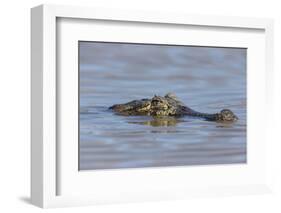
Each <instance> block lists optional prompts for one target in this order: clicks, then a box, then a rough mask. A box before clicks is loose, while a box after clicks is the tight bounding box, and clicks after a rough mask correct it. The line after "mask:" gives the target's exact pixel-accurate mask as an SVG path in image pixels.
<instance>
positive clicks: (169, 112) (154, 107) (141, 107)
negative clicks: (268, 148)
mask: <svg viewBox="0 0 281 213" xmlns="http://www.w3.org/2000/svg"><path fill="white" fill-rule="evenodd" d="M109 109H111V110H113V111H115V112H116V113H118V114H120V115H150V116H154V117H161V116H175V117H179V116H186V115H187V116H193V117H201V118H204V119H206V120H208V121H223V122H233V121H236V120H238V118H237V116H236V115H235V114H234V113H233V112H232V111H231V110H229V109H223V110H221V111H220V112H218V113H214V114H209V113H201V112H197V111H195V110H193V109H190V108H189V107H187V106H185V105H184V104H183V103H182V102H181V101H180V100H178V98H177V97H176V96H175V95H174V94H172V93H168V94H167V95H165V96H164V97H162V96H156V95H155V96H154V97H153V98H151V99H141V100H134V101H130V102H128V103H125V104H116V105H113V106H111V107H109Z"/></svg>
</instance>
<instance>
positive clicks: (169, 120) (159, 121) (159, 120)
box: [128, 116, 184, 126]
mask: <svg viewBox="0 0 281 213" xmlns="http://www.w3.org/2000/svg"><path fill="white" fill-rule="evenodd" d="M180 122H184V121H183V120H181V119H179V118H175V117H169V116H164V117H152V119H151V120H148V121H130V122H128V123H131V124H141V125H148V126H175V125H177V124H178V123H180Z"/></svg>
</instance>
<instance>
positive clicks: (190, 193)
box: [31, 5, 273, 208]
mask: <svg viewBox="0 0 281 213" xmlns="http://www.w3.org/2000/svg"><path fill="white" fill-rule="evenodd" d="M60 18H63V19H69V20H70V19H78V20H86V19H87V20H101V21H118V23H121V24H122V22H131V23H153V24H154V25H161V26H165V25H169V26H200V27H203V28H204V27H206V28H212V29H215V28H218V29H227V31H230V32H231V31H232V30H239V29H242V30H257V31H261V32H262V33H263V36H262V38H261V40H257V42H261V41H262V42H263V41H264V42H265V44H264V48H262V49H261V50H262V51H263V52H262V53H261V55H262V54H264V56H262V57H264V58H262V61H263V60H264V61H263V62H264V63H263V64H262V65H264V66H265V67H263V68H261V73H260V74H261V76H262V75H263V74H265V75H266V79H264V78H262V77H260V78H259V80H257V81H258V82H260V83H262V86H261V85H260V86H259V85H258V84H256V85H253V88H252V89H251V91H253V90H254V89H257V88H259V87H260V88H259V91H260V92H261V94H263V95H264V97H257V98H254V97H253V98H252V102H253V103H256V102H258V101H260V102H262V107H261V108H259V109H258V110H260V112H261V111H262V110H265V109H266V110H267V111H268V112H269V113H268V114H267V115H266V116H265V117H264V119H265V122H263V125H259V126H256V127H253V129H254V128H256V131H257V132H260V133H259V134H261V135H259V136H261V137H260V138H261V140H263V141H261V143H262V146H261V147H265V146H266V147H268V146H269V145H270V131H273V128H272V126H271V125H272V122H271V118H272V116H270V112H272V110H271V109H272V95H271V91H272V87H273V85H272V83H271V82H272V79H273V21H272V20H271V19H257V18H241V17H217V16H203V15H186V14H173V13H170V14H167V13H163V14H161V13H152V12H144V11H122V10H111V9H96V8H86V7H74V6H57V5H56V6H54V5H41V6H38V7H35V8H32V10H31V27H32V29H31V43H32V45H31V57H32V63H31V69H32V70H31V84H32V88H31V90H32V91H31V97H32V103H31V111H32V113H31V130H32V133H31V139H32V140H31V201H32V203H33V204H35V205H37V206H40V207H43V208H47V207H59V206H75V205H91V204H96V203H114V202H128V201H142V200H165V199H178V198H187V197H197V196H210V195H211V196H214V195H219V196H220V195H232V194H238V195H240V194H252V193H263V192H269V191H270V186H271V185H270V177H271V173H270V170H269V168H270V165H269V162H270V161H268V160H267V159H268V155H269V153H266V152H265V150H264V151H263V150H262V149H259V150H258V148H251V149H257V152H259V154H258V155H257V156H261V158H260V161H261V163H262V164H263V166H262V168H258V169H257V170H254V171H256V173H254V174H253V175H257V174H259V175H260V174H262V175H260V176H262V177H261V178H259V179H257V180H256V181H255V180H253V184H249V183H250V180H247V181H239V180H238V179H239V178H238V179H237V181H235V178H233V180H230V182H225V184H219V185H210V186H209V187H207V186H208V185H202V184H201V183H200V180H199V179H200V178H199V175H200V174H201V175H206V171H207V170H206V171H204V172H203V173H201V171H199V172H198V173H197V174H196V175H197V177H198V183H197V184H196V185H195V186H194V187H192V188H191V187H190V186H183V187H181V184H183V182H184V180H183V179H179V184H178V185H177V186H175V185H170V186H169V187H168V186H167V187H164V185H165V184H166V182H165V181H163V184H162V185H161V184H159V186H158V188H157V189H156V188H155V189H153V191H154V192H153V193H152V192H150V191H149V188H143V191H142V192H141V193H140V191H138V190H139V189H137V186H136V184H135V185H134V184H133V185H130V184H129V183H128V182H127V183H128V184H129V186H128V188H130V191H128V190H127V191H126V190H125V191H123V192H122V196H120V194H119V193H121V192H120V191H117V192H116V190H114V187H113V186H111V189H103V188H101V189H99V191H98V192H99V193H98V194H96V195H95V196H93V195H91V194H88V193H86V192H85V190H79V189H80V188H83V186H82V185H79V183H77V182H74V181H75V180H78V181H82V180H87V181H89V179H92V177H91V174H89V173H88V174H87V173H84V174H83V176H84V177H83V179H78V178H77V177H76V176H73V177H71V172H72V170H71V171H70V172H69V173H65V174H64V176H65V175H69V176H68V179H69V180H70V181H68V182H69V183H68V185H66V186H67V187H68V191H70V192H71V191H72V190H73V191H81V192H80V193H78V194H72V193H69V194H67V193H66V194H61V193H60V192H59V191H60V190H59V188H60V187H59V185H60V184H63V183H62V182H61V181H63V180H64V179H61V178H60V173H61V171H64V170H63V168H64V165H65V164H59V162H58V161H59V159H60V156H59V155H60V152H58V149H59V148H60V147H59V146H58V144H57V140H58V132H57V117H58V114H57V107H58V102H59V101H60V100H58V98H59V96H58V95H57V92H58V91H57V88H58V87H59V84H60V82H59V81H58V79H57V73H56V70H57V69H58V61H57V56H58V54H57V49H58V42H57V36H58V32H57V30H58V20H59V19H60ZM199 42H200V41H199ZM253 45H254V44H253ZM263 86H264V87H263ZM251 94H252V93H251ZM258 99H260V100H258ZM257 112H258V111H255V112H253V113H252V114H253V115H255V113H257ZM252 117H254V116H252ZM252 117H250V118H252ZM261 128H264V129H266V130H265V131H264V132H263V133H261V132H262V131H260V130H261ZM254 139H255V138H254ZM252 140H253V138H252ZM66 152H67V151H66ZM266 157H267V158H266ZM195 170H196V169H195ZM210 170H213V171H216V168H212V167H209V168H208V171H210ZM217 170H218V172H221V171H219V170H221V168H219V169H217ZM236 170H237V171H236ZM238 170H239V171H238ZM242 170H243V171H240V166H239V165H234V166H233V167H231V168H230V167H229V169H227V172H229V174H232V172H233V174H236V173H235V172H239V173H243V172H247V170H249V168H247V167H245V168H243V169H242ZM244 170H245V171H244ZM249 171H251V170H249ZM249 171H248V173H249ZM77 172H78V171H77ZM167 172H170V173H171V172H173V174H174V175H171V176H169V178H172V179H173V178H174V179H176V175H180V174H182V175H185V174H184V173H183V170H181V168H174V169H173V168H162V169H156V168H150V169H146V170H145V171H144V170H138V171H137V170H135V174H139V175H143V176H142V177H144V176H147V174H149V175H151V176H150V177H151V178H152V177H153V178H154V181H155V180H157V179H159V178H161V177H164V176H165V174H167ZM225 172H226V170H224V173H225ZM117 173H118V174H116V173H115V174H114V176H110V175H112V174H109V173H106V172H104V173H103V174H102V176H101V177H99V178H100V179H96V180H102V179H104V178H106V177H107V176H108V177H111V178H116V177H119V178H120V177H122V176H123V175H124V174H125V173H128V171H127V170H120V171H118V172H117ZM130 175H132V174H129V176H128V177H127V178H130ZM85 176H86V177H85ZM87 176H88V177H87ZM150 177H149V178H150ZM183 177H184V176H183ZM251 177H252V176H247V177H246V178H245V179H249V178H251ZM131 178H132V176H131ZM149 178H147V179H146V181H150V180H149ZM193 178H194V179H196V176H194V177H193ZM240 178H241V179H243V176H241V177H240ZM163 179H164V180H165V178H163ZM151 180H152V179H151ZM220 182H222V181H220ZM229 183H231V184H229ZM123 184H126V183H123ZM71 185H72V187H71ZM77 185H78V187H75V186H77ZM140 185H141V184H140ZM134 187H136V188H135V189H134ZM84 188H85V187H84ZM90 188H91V187H90ZM116 189H117V188H116ZM187 189H188V190H187ZM117 190H119V189H117ZM134 191H135V193H134Z"/></svg>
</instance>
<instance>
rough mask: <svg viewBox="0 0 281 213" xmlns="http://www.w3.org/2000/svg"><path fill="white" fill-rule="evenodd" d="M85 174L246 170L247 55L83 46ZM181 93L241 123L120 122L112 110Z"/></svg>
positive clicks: (148, 119)
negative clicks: (238, 166) (210, 167)
mask: <svg viewBox="0 0 281 213" xmlns="http://www.w3.org/2000/svg"><path fill="white" fill-rule="evenodd" d="M79 45H80V48H79V51H80V144H79V156H80V159H79V160H80V161H79V162H80V169H81V170H92V169H116V168H139V167H159V166H183V165H207V164H233V163H246V158H247V156H246V147H247V146H246V49H237V48H210V47H191V46H163V45H161V46H160V45H135V44H117V43H115V44H114V43H95V42H79ZM168 92H174V93H175V94H176V95H177V96H178V97H179V98H180V99H181V100H182V101H183V102H184V103H186V105H187V106H189V107H191V108H193V109H195V110H197V111H202V112H210V113H215V112H218V111H220V110H221V109H223V108H229V109H231V110H232V111H234V113H235V114H236V115H237V116H238V117H239V120H238V122H236V123H233V124H223V123H216V122H208V121H205V120H202V119H197V118H191V117H182V118H173V117H167V118H162V119H154V118H152V117H149V116H120V115H115V114H114V113H113V112H111V111H109V110H108V107H109V106H111V105H113V104H117V103H125V102H128V101H131V100H134V99H141V98H149V97H152V96H153V95H154V94H157V95H165V94H166V93H168Z"/></svg>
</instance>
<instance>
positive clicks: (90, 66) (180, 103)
mask: <svg viewBox="0 0 281 213" xmlns="http://www.w3.org/2000/svg"><path fill="white" fill-rule="evenodd" d="M31 14H32V18H31V21H32V22H31V23H32V32H31V39H32V48H31V50H32V118H31V120H32V143H31V155H32V160H31V161H32V162H31V168H32V173H31V178H32V180H31V183H32V184H31V199H32V203H34V204H35V205H37V206H40V207H56V206H73V205H89V204H98V203H114V202H131V201H134V202H136V201H143V200H165V199H178V198H188V197H196V196H215V195H216V196H217V195H218V196H221V195H232V194H238V195H240V194H253V193H264V192H269V191H270V181H269V180H270V171H269V169H268V168H269V166H268V162H269V161H268V154H267V153H266V148H267V147H268V146H269V145H270V131H272V130H271V129H272V128H271V125H272V124H271V122H270V119H271V116H270V109H271V107H272V98H271V96H270V91H271V90H272V85H271V83H270V82H271V80H272V78H273V74H272V70H273V67H272V66H273V63H272V57H273V53H272V47H273V41H272V36H273V35H272V34H273V32H272V31H273V23H272V20H270V19H256V18H238V17H216V16H194V15H186V14H161V13H149V12H140V11H118V10H110V9H108V10H100V9H95V8H83V7H70V6H53V5H42V6H39V7H35V8H33V9H32V11H31ZM265 111H269V113H266V114H265ZM261 120H262V121H264V122H261Z"/></svg>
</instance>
